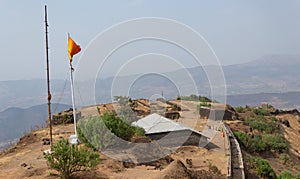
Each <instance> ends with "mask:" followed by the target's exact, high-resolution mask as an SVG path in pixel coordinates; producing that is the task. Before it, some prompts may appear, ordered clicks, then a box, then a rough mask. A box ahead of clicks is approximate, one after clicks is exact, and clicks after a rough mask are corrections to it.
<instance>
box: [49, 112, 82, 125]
mask: <svg viewBox="0 0 300 179" xmlns="http://www.w3.org/2000/svg"><path fill="white" fill-rule="evenodd" d="M80 117H81V112H78V111H76V119H77V121H78V120H79V119H80ZM68 123H74V118H73V109H72V108H70V109H68V110H65V111H63V112H59V113H56V114H53V115H52V124H53V125H59V124H68Z"/></svg>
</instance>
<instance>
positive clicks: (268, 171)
mask: <svg viewBox="0 0 300 179" xmlns="http://www.w3.org/2000/svg"><path fill="white" fill-rule="evenodd" d="M256 172H257V174H258V175H259V176H261V177H263V178H268V179H276V178H277V176H276V173H275V172H274V170H273V168H272V167H271V165H270V164H269V162H268V161H266V160H264V159H262V158H257V159H256Z"/></svg>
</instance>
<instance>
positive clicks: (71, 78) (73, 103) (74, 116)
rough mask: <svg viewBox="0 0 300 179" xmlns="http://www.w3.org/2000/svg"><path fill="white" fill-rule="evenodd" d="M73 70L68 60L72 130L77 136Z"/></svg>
mask: <svg viewBox="0 0 300 179" xmlns="http://www.w3.org/2000/svg"><path fill="white" fill-rule="evenodd" d="M73 71H74V69H73V67H72V62H70V81H71V95H72V105H73V119H74V131H75V136H76V137H77V130H76V108H75V98H74V85H73Z"/></svg>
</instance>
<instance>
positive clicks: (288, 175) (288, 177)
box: [278, 171, 296, 179]
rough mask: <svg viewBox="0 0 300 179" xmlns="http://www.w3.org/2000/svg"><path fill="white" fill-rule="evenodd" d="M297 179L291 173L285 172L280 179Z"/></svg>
mask: <svg viewBox="0 0 300 179" xmlns="http://www.w3.org/2000/svg"><path fill="white" fill-rule="evenodd" d="M294 178H296V177H294V176H293V175H292V174H291V173H290V172H288V171H283V172H281V174H280V175H279V177H278V179H294Z"/></svg>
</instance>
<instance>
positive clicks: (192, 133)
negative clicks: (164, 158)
mask: <svg viewBox="0 0 300 179" xmlns="http://www.w3.org/2000/svg"><path fill="white" fill-rule="evenodd" d="M132 125H134V126H138V127H141V128H143V129H144V130H145V132H146V133H145V134H146V136H149V137H150V138H151V139H153V140H157V141H158V142H159V143H161V144H162V145H165V146H172V147H174V146H180V145H200V143H201V142H206V143H207V139H208V138H207V137H205V136H204V135H202V133H201V132H199V131H196V130H194V129H192V128H190V127H188V126H186V125H184V124H180V123H178V122H175V121H173V120H170V119H167V118H165V117H163V116H161V115H158V114H156V113H153V114H151V115H148V116H146V117H144V118H142V119H140V120H138V121H136V122H133V123H132Z"/></svg>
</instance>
